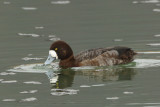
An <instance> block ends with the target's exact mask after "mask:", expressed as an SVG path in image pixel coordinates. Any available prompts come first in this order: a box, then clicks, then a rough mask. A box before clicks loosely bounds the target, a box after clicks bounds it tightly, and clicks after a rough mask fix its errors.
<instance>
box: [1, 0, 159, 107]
mask: <svg viewBox="0 0 160 107" xmlns="http://www.w3.org/2000/svg"><path fill="white" fill-rule="evenodd" d="M159 9H160V1H159V0H127V1H124V0H123V1H122V0H100V1H97V0H85V1H84V0H61V1H60V0H45V1H33V0H21V1H19V0H13V1H11V0H1V1H0V14H1V17H0V29H1V32H0V49H1V52H0V106H2V107H22V106H23V107H28V106H31V107H53V106H55V107H64V106H65V107H71V106H73V107H75V106H77V107H82V106H84V107H89V106H92V107H157V106H160V101H159V99H160V94H159V90H160V88H159V86H160V84H159V81H160V78H159V75H160V72H159V69H160V66H159V65H160V54H158V53H157V54H155V51H159V49H160V47H159V43H160V38H159V35H160V13H159ZM56 40H64V41H66V42H68V43H69V44H70V45H71V47H72V49H73V51H74V53H75V54H77V53H78V52H80V51H82V50H85V49H91V48H98V47H109V46H116V45H121V46H128V47H131V48H133V49H134V50H136V51H141V52H142V53H141V54H139V55H137V56H136V60H135V61H134V62H132V63H131V64H128V65H122V66H114V67H100V68H99V67H98V68H97V67H95V68H94V67H84V68H71V69H67V70H61V69H59V68H58V66H57V65H58V62H56V63H53V65H54V67H53V68H52V67H43V66H41V65H42V63H43V62H44V61H45V59H46V58H47V56H48V49H49V46H50V45H51V43H52V42H54V41H56ZM144 51H145V52H146V51H147V52H149V53H148V54H146V53H145V54H144Z"/></svg>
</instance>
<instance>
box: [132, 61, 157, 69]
mask: <svg viewBox="0 0 160 107" xmlns="http://www.w3.org/2000/svg"><path fill="white" fill-rule="evenodd" d="M134 62H136V66H135V67H133V68H149V67H158V66H160V60H156V59H135V60H134Z"/></svg>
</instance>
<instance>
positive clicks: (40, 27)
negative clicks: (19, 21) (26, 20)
mask: <svg viewBox="0 0 160 107" xmlns="http://www.w3.org/2000/svg"><path fill="white" fill-rule="evenodd" d="M35 29H44V27H43V26H36V27H35Z"/></svg>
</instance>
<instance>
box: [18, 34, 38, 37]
mask: <svg viewBox="0 0 160 107" xmlns="http://www.w3.org/2000/svg"><path fill="white" fill-rule="evenodd" d="M18 35H19V36H31V37H40V35H38V34H33V33H28V34H27V33H18Z"/></svg>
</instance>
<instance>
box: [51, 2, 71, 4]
mask: <svg viewBox="0 0 160 107" xmlns="http://www.w3.org/2000/svg"><path fill="white" fill-rule="evenodd" d="M69 3H71V2H70V1H51V4H69Z"/></svg>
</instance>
